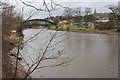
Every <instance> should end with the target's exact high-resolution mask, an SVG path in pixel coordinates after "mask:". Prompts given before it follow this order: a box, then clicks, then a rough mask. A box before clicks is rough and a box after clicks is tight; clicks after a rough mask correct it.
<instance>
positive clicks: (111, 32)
mask: <svg viewBox="0 0 120 80" xmlns="http://www.w3.org/2000/svg"><path fill="white" fill-rule="evenodd" d="M48 29H50V30H57V31H70V32H79V33H94V34H109V35H114V34H115V35H118V34H120V32H118V31H117V29H112V30H98V29H95V28H94V27H89V28H83V27H77V26H69V27H68V26H59V27H58V28H56V27H55V26H52V27H50V28H48Z"/></svg>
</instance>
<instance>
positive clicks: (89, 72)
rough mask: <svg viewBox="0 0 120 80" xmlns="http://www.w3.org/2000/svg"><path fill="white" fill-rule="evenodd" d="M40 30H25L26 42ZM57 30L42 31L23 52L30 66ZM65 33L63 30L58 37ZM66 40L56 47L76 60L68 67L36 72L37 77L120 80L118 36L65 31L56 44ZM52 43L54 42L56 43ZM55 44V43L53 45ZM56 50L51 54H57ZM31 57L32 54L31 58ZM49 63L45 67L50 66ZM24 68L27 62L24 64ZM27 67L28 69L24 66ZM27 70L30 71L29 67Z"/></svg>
mask: <svg viewBox="0 0 120 80" xmlns="http://www.w3.org/2000/svg"><path fill="white" fill-rule="evenodd" d="M39 31H40V29H27V30H24V31H23V33H24V36H25V37H24V41H26V40H27V39H29V38H30V37H32V36H33V35H34V34H36V33H37V32H39ZM54 32H55V31H52V30H43V31H42V32H41V33H40V34H39V35H37V36H36V37H35V38H34V39H32V40H31V41H30V42H28V43H26V44H25V46H24V48H23V49H22V50H21V52H22V55H23V57H24V58H25V59H26V61H27V62H29V64H31V63H32V60H33V61H34V60H35V59H36V57H37V56H38V53H39V52H40V51H42V49H44V47H45V44H46V42H47V41H48V40H49V39H50V37H51V35H52V34H53V33H54ZM62 33H64V32H62V31H60V32H58V34H62ZM59 40H63V41H62V42H61V43H60V44H58V45H57V46H56V47H55V48H56V50H55V51H57V50H60V49H63V50H64V52H65V55H64V56H70V57H76V59H75V60H73V61H71V62H70V63H69V65H68V66H58V67H51V68H42V69H38V70H36V71H34V72H33V73H32V74H31V76H32V77H34V78H117V77H118V35H106V34H86V33H75V32H66V33H65V34H64V35H63V36H60V37H58V38H55V41H59ZM55 41H53V43H55ZM53 43H52V44H53ZM55 51H53V52H51V53H54V52H55ZM28 54H29V55H28ZM51 63H52V61H47V62H45V63H43V64H51ZM23 65H24V66H25V63H24V62H23ZM25 67H26V66H25ZM26 69H27V68H26Z"/></svg>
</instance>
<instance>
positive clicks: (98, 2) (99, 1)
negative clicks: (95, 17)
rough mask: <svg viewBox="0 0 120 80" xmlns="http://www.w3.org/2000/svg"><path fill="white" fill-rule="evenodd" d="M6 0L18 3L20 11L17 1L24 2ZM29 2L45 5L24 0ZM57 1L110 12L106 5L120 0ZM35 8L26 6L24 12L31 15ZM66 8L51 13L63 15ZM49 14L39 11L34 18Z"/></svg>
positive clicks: (57, 0)
mask: <svg viewBox="0 0 120 80" xmlns="http://www.w3.org/2000/svg"><path fill="white" fill-rule="evenodd" d="M2 1H4V2H10V3H11V4H15V5H17V8H16V9H17V10H18V11H20V6H19V5H18V4H17V3H20V5H21V6H23V4H22V3H21V2H20V0H2ZM22 1H25V2H28V3H31V4H32V5H34V6H36V7H37V8H40V7H43V6H42V1H43V0H22ZM53 1H55V2H56V3H59V4H61V5H62V6H64V7H66V6H69V7H70V8H77V7H82V9H84V8H85V7H90V8H92V10H94V9H96V10H97V12H102V13H104V12H110V10H109V9H108V8H106V7H105V6H106V5H109V4H112V5H117V4H118V2H119V1H120V0H53ZM46 2H50V0H46ZM31 10H33V12H34V11H35V10H34V9H33V8H29V7H25V11H24V14H25V16H27V15H28V16H29V14H28V13H29V12H30V11H31ZM63 11H64V9H59V10H57V11H54V12H52V13H51V15H52V16H57V15H62V14H63ZM46 16H48V13H46V12H38V13H37V14H36V15H34V16H33V17H32V18H44V17H46Z"/></svg>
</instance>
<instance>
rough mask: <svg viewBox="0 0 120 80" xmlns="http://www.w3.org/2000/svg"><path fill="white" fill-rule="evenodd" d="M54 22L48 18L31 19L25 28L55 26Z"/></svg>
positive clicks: (25, 24)
mask: <svg viewBox="0 0 120 80" xmlns="http://www.w3.org/2000/svg"><path fill="white" fill-rule="evenodd" d="M53 25H54V23H53V22H51V21H49V20H46V19H31V20H27V21H26V22H25V23H24V27H25V28H32V27H33V28H34V27H41V26H42V27H49V26H53Z"/></svg>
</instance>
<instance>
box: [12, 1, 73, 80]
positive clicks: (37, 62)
mask: <svg viewBox="0 0 120 80" xmlns="http://www.w3.org/2000/svg"><path fill="white" fill-rule="evenodd" d="M20 1H21V2H22V3H23V4H24V5H25V6H28V7H32V8H34V9H35V10H36V11H39V12H40V11H44V12H48V13H49V16H50V17H51V12H52V11H53V10H56V9H55V8H54V7H53V4H54V5H55V6H59V7H61V5H59V4H56V3H55V2H54V1H52V0H50V1H51V3H50V4H51V9H50V7H49V5H48V4H47V3H46V1H45V0H43V6H45V8H37V7H35V6H34V5H32V4H28V3H25V2H24V1H22V0H20ZM22 11H23V9H22ZM30 17H32V16H29V17H28V18H27V19H26V20H25V21H24V22H23V21H22V22H21V25H20V27H22V26H23V24H24V23H25V22H26V21H27V20H29V19H30ZM42 31H43V29H41V30H40V31H39V32H38V33H36V34H35V35H33V36H32V37H31V38H29V39H27V40H26V41H25V42H23V43H24V44H25V43H27V44H29V42H30V41H31V40H33V39H34V38H35V37H36V36H37V35H39V34H42ZM50 35H51V36H49V37H50V39H49V40H48V41H46V42H45V44H44V46H45V47H44V48H43V49H42V51H40V52H38V56H37V57H36V59H34V60H33V59H32V57H31V56H30V54H29V53H27V54H28V56H29V59H30V60H31V63H29V62H28V61H27V60H26V59H25V58H24V57H23V55H22V53H21V51H20V46H21V43H20V42H21V41H20V39H19V41H18V44H17V47H16V48H17V49H16V61H15V74H14V78H17V75H18V73H17V71H18V62H19V60H18V59H19V56H21V57H22V59H23V60H24V62H25V64H26V65H27V71H26V74H25V75H24V78H23V79H24V80H26V79H27V78H28V77H29V76H30V75H31V74H32V73H33V72H34V71H35V70H37V69H40V68H46V67H56V66H61V65H65V64H67V63H69V62H71V61H72V60H73V59H74V58H70V57H69V56H68V57H63V56H62V55H64V50H57V49H56V46H57V45H58V44H60V43H61V42H62V41H64V40H60V41H59V40H58V41H57V42H55V39H56V38H59V37H61V36H62V35H64V33H63V34H58V32H57V31H55V32H54V33H53V34H50ZM53 42H54V43H53ZM51 51H57V52H55V53H54V52H51ZM48 60H49V61H51V60H56V61H59V62H57V63H54V64H52V65H41V63H42V62H44V61H48Z"/></svg>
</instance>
